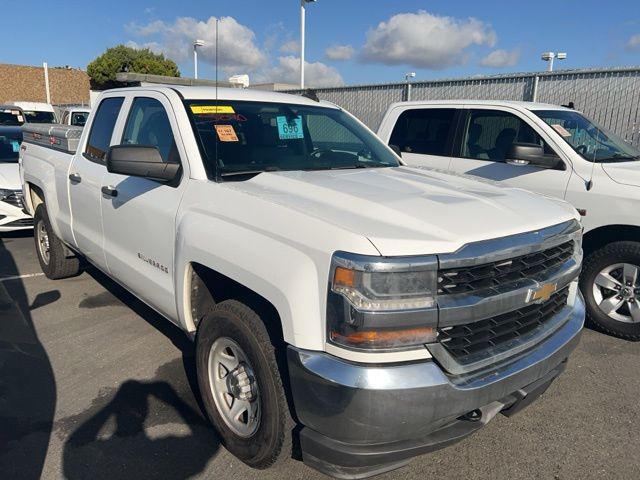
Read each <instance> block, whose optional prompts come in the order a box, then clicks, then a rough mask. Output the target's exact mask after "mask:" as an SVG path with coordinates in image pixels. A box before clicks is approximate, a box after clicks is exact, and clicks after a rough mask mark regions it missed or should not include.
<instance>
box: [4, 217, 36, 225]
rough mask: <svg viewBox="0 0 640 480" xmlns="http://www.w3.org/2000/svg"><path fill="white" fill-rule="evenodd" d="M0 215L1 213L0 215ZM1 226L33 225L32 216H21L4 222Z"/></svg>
mask: <svg viewBox="0 0 640 480" xmlns="http://www.w3.org/2000/svg"><path fill="white" fill-rule="evenodd" d="M0 216H1V215H0ZM2 226H3V227H33V218H21V219H20V220H14V221H13V222H9V223H5V224H4V225H2Z"/></svg>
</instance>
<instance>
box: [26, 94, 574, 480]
mask: <svg viewBox="0 0 640 480" xmlns="http://www.w3.org/2000/svg"><path fill="white" fill-rule="evenodd" d="M43 127H44V126H40V129H38V128H36V127H34V126H29V125H26V126H25V129H24V143H23V147H22V151H21V174H22V179H23V188H24V194H25V201H26V205H27V210H28V211H29V212H31V213H33V215H34V217H35V218H34V221H35V235H34V237H35V246H36V251H37V255H38V259H39V261H40V265H41V266H42V269H43V271H44V273H45V274H46V275H47V276H48V277H49V278H53V279H55V278H64V277H69V276H72V275H76V274H78V273H79V269H80V265H81V263H80V259H86V260H87V261H88V262H90V263H91V264H93V265H95V266H96V267H97V268H98V269H100V270H102V271H103V272H105V273H106V274H107V275H109V276H110V277H112V278H113V279H115V280H116V281H117V282H118V283H120V284H122V285H123V286H125V287H126V288H127V289H129V290H130V291H131V292H133V293H134V294H135V295H136V296H137V297H139V298H140V299H141V300H143V301H144V302H146V303H147V304H148V305H150V306H151V307H152V308H154V309H155V310H157V311H158V312H160V313H161V314H162V315H164V316H165V317H166V318H167V319H168V320H170V321H171V322H173V323H174V324H176V325H177V326H178V327H180V328H181V329H183V330H184V331H185V332H186V333H187V334H188V335H189V336H190V337H191V338H193V339H194V342H195V352H196V356H195V358H196V360H195V361H196V364H197V375H198V381H199V387H200V394H201V396H202V399H203V404H204V408H205V410H206V414H207V415H208V417H209V419H210V421H211V423H212V424H213V426H214V427H215V429H216V430H217V432H218V433H219V437H220V438H221V441H222V443H223V444H224V445H225V446H226V448H227V449H228V450H229V451H230V452H231V453H233V454H234V455H236V456H237V457H238V458H239V459H241V460H242V461H243V462H245V463H246V464H248V465H250V466H252V467H254V468H266V467H269V466H271V465H273V464H274V463H276V462H280V461H281V460H284V459H286V458H290V457H291V456H292V454H293V452H301V456H302V460H303V461H304V462H305V463H306V464H308V465H310V466H311V467H314V468H316V469H318V470H320V471H322V472H325V473H327V474H329V475H332V476H334V477H341V478H363V477H367V476H370V475H374V474H377V473H380V472H384V471H388V470H391V469H393V468H396V467H399V466H401V465H403V464H405V463H407V462H408V461H409V460H410V459H411V458H412V457H414V456H416V455H418V454H421V453H424V452H428V451H431V450H435V449H437V448H441V447H444V446H446V445H448V444H451V443H453V442H455V441H458V440H461V439H462V438H464V437H466V436H467V435H469V434H471V433H473V432H475V431H476V430H478V429H479V428H480V427H482V426H483V425H485V424H486V423H487V422H489V421H490V420H491V419H492V418H493V417H494V416H495V415H496V414H498V413H499V412H502V413H504V414H506V415H511V414H513V413H515V412H517V411H519V410H521V409H522V408H523V407H525V406H526V405H528V404H529V403H531V402H532V401H533V400H535V399H536V398H537V397H538V396H539V395H540V394H541V393H542V392H544V391H545V389H546V388H547V387H548V385H549V384H550V383H551V382H552V381H553V380H554V379H555V377H556V376H557V375H558V374H559V373H561V371H562V370H563V369H564V368H565V365H566V360H567V357H568V356H569V354H570V352H571V351H572V350H573V349H574V347H575V346H576V344H577V342H578V340H579V334H580V332H581V329H582V326H583V322H584V303H583V300H582V297H581V295H580V293H579V292H578V289H577V278H578V274H579V271H580V265H581V258H582V247H581V230H582V227H581V225H580V223H579V215H578V213H577V212H576V211H575V209H573V208H572V207H571V206H569V205H568V204H566V203H564V202H563V201H561V200H548V199H544V198H541V197H538V196H537V195H534V194H531V193H528V192H526V191H523V190H518V189H508V188H503V187H497V186H494V185H490V184H486V183H481V182H479V181H476V180H470V179H465V178H454V177H452V176H451V175H447V174H442V173H438V172H429V171H424V170H420V169H415V168H409V167H406V166H404V165H403V164H402V162H401V161H400V159H399V157H397V156H396V155H395V154H394V152H393V150H392V149H390V148H389V147H387V146H386V145H385V144H384V143H383V142H381V141H380V140H378V138H377V137H376V136H375V135H374V134H373V132H371V131H370V130H368V129H367V128H366V127H365V126H364V125H363V124H362V123H361V122H359V121H358V120H356V119H355V117H353V116H351V115H350V114H349V113H347V112H345V111H344V110H342V109H340V108H338V107H336V106H335V105H333V104H330V103H327V102H318V101H317V100H314V99H310V98H305V97H299V96H291V95H285V94H277V93H268V92H260V91H256V90H249V89H244V90H240V89H222V88H220V89H219V90H216V89H214V88H202V87H184V88H183V87H175V88H172V87H167V86H158V87H140V88H129V89H116V90H109V91H107V92H104V93H103V94H102V95H101V97H100V98H99V101H98V103H97V105H96V108H95V110H94V111H93V113H92V114H91V116H90V117H89V120H88V123H87V125H86V126H85V127H84V128H83V129H79V128H78V127H55V128H54V127H53V126H50V130H49V131H43V130H41V128H43ZM296 456H297V455H296Z"/></svg>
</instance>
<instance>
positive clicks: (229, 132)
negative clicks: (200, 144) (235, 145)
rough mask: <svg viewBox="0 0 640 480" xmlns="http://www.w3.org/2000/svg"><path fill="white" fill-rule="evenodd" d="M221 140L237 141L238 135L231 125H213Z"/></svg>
mask: <svg viewBox="0 0 640 480" xmlns="http://www.w3.org/2000/svg"><path fill="white" fill-rule="evenodd" d="M214 127H215V128H216V133H217V134H218V138H219V139H220V141H221V142H237V141H238V136H237V135H236V131H235V130H234V129H233V126H232V125H214Z"/></svg>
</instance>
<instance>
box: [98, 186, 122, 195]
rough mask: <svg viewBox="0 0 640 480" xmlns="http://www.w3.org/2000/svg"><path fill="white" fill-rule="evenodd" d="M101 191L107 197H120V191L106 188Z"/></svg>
mask: <svg viewBox="0 0 640 480" xmlns="http://www.w3.org/2000/svg"><path fill="white" fill-rule="evenodd" d="M100 190H101V191H102V194H103V195H106V196H107V197H117V196H118V190H116V189H115V188H113V187H107V186H104V187H102V188H101V189H100Z"/></svg>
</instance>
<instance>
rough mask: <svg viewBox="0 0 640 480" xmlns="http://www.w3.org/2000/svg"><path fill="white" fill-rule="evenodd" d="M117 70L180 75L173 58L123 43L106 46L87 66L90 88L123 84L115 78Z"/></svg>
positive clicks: (104, 87)
mask: <svg viewBox="0 0 640 480" xmlns="http://www.w3.org/2000/svg"><path fill="white" fill-rule="evenodd" d="M119 72H135V73H149V74H152V75H166V76H169V77H179V76H180V71H179V70H178V66H177V65H176V63H175V62H174V61H173V60H169V59H168V58H165V56H164V55H162V54H156V53H153V52H152V51H151V50H149V49H148V48H145V49H142V50H138V49H136V48H131V47H127V46H125V45H118V46H117V47H113V48H108V49H107V50H106V51H105V52H104V53H103V54H102V55H100V56H99V57H98V58H96V59H95V60H93V61H92V62H91V63H90V64H89V65H88V66H87V74H88V75H89V78H90V79H91V88H93V89H96V90H104V89H107V88H115V87H122V86H125V84H123V83H122V82H118V81H117V80H116V74H117V73H119Z"/></svg>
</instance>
